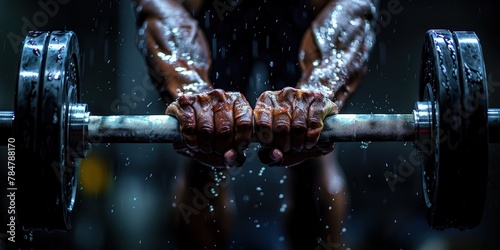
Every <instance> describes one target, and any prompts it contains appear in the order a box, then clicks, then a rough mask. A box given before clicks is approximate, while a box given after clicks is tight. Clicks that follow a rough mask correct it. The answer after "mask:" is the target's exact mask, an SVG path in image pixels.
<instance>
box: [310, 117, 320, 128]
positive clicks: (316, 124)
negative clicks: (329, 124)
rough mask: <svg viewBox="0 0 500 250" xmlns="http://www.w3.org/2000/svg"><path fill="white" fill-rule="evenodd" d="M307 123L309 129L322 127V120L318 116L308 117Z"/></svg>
mask: <svg viewBox="0 0 500 250" xmlns="http://www.w3.org/2000/svg"><path fill="white" fill-rule="evenodd" d="M308 123H309V124H308V125H309V128H310V129H313V130H315V129H321V128H323V120H321V119H319V118H318V117H312V118H309V122H308Z"/></svg>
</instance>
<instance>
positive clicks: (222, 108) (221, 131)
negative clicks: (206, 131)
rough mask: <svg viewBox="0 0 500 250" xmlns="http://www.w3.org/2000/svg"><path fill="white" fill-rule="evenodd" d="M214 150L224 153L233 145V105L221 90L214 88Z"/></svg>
mask: <svg viewBox="0 0 500 250" xmlns="http://www.w3.org/2000/svg"><path fill="white" fill-rule="evenodd" d="M211 95H214V97H213V98H214V102H213V110H214V124H215V135H214V137H215V138H216V139H215V147H214V149H215V152H216V153H218V154H224V152H226V151H227V150H229V149H230V148H231V147H232V145H233V107H232V104H231V103H228V100H227V98H226V96H225V95H226V94H225V93H224V92H223V91H222V90H214V91H212V92H211Z"/></svg>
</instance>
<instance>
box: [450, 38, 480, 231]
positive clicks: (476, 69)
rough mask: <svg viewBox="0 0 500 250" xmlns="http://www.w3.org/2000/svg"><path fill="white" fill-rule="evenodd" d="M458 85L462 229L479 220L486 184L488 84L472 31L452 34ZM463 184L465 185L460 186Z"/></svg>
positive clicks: (458, 178) (478, 45)
mask: <svg viewBox="0 0 500 250" xmlns="http://www.w3.org/2000/svg"><path fill="white" fill-rule="evenodd" d="M453 38H454V40H455V44H456V47H457V54H458V61H459V64H458V65H459V72H460V74H459V75H460V82H461V87H462V105H463V110H462V119H463V123H462V132H463V135H464V136H463V143H462V145H463V156H464V157H462V161H461V162H460V172H459V173H457V182H459V183H462V185H461V186H460V188H461V189H459V190H457V191H458V192H461V198H462V200H461V203H459V204H458V206H459V207H457V209H458V211H459V212H460V214H459V215H458V216H460V220H461V221H463V223H462V224H463V225H462V226H464V227H467V228H472V227H475V226H477V225H478V224H479V222H480V221H481V218H482V215H483V210H484V203H485V198H486V188H487V185H486V184H487V181H488V91H487V90H488V87H487V86H488V85H487V82H486V81H487V76H486V68H485V64H484V60H483V53H482V49H481V45H480V43H479V39H478V37H477V36H476V34H475V33H474V32H469V31H456V32H453ZM464 183H466V185H463V184H464Z"/></svg>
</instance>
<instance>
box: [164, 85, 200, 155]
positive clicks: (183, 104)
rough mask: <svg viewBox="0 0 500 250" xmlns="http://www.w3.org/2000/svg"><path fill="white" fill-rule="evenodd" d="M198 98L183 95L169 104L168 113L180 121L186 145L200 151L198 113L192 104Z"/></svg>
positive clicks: (180, 128)
mask: <svg viewBox="0 0 500 250" xmlns="http://www.w3.org/2000/svg"><path fill="white" fill-rule="evenodd" d="M195 99H196V97H195V96H193V95H183V96H181V97H179V98H178V99H177V101H175V102H172V103H171V104H170V105H168V107H167V110H166V114H167V115H172V116H174V117H175V118H177V120H178V121H179V130H180V132H181V134H182V136H183V137H184V140H185V142H186V145H187V146H188V147H189V148H190V149H191V150H193V151H195V152H198V151H199V145H198V139H197V137H196V132H195V131H196V113H195V111H194V109H193V107H192V106H191V105H192V104H193V103H194V100H195Z"/></svg>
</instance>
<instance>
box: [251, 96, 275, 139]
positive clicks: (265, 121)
mask: <svg viewBox="0 0 500 250" xmlns="http://www.w3.org/2000/svg"><path fill="white" fill-rule="evenodd" d="M273 97H274V96H272V95H271V94H270V92H268V91H266V92H264V93H262V95H261V96H260V97H259V99H258V100H257V103H256V104H255V109H254V111H253V113H254V119H255V132H256V134H257V138H258V139H259V142H260V143H261V145H262V146H263V147H268V146H271V144H272V142H273V133H272V125H273V116H272V109H273V103H272V101H271V98H273Z"/></svg>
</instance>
